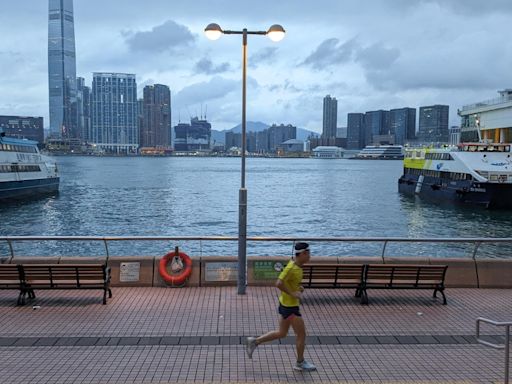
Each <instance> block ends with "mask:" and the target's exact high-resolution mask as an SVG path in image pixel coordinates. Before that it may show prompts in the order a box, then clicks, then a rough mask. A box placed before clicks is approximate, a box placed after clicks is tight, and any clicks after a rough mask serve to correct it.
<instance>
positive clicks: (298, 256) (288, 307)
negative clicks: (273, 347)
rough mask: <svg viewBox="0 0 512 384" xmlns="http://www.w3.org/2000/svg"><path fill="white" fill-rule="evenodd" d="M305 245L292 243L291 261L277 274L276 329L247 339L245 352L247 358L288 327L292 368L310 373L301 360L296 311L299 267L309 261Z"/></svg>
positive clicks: (302, 335)
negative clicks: (293, 359) (293, 349)
mask: <svg viewBox="0 0 512 384" xmlns="http://www.w3.org/2000/svg"><path fill="white" fill-rule="evenodd" d="M309 258H310V254H309V245H308V244H307V243H297V244H295V260H291V261H290V262H289V263H288V264H287V265H286V267H285V269H284V270H283V271H282V272H281V274H280V275H279V278H278V279H277V282H276V287H277V288H279V290H280V291H281V294H280V295H279V315H280V317H279V329H278V330H276V331H272V332H269V333H266V334H264V335H262V336H260V337H248V338H247V341H246V352H247V356H248V357H249V359H252V354H253V352H254V350H255V349H256V347H257V346H258V345H260V344H261V343H267V342H269V341H272V340H276V339H281V338H283V337H286V335H287V334H288V330H289V329H290V326H291V327H292V328H293V331H294V332H295V336H296V339H297V344H296V345H297V363H296V364H295V365H294V366H293V369H295V370H297V371H314V370H316V367H315V366H314V365H313V364H311V363H310V362H308V361H306V360H304V347H305V345H306V327H305V325H304V320H303V319H302V315H301V314H300V311H299V304H300V298H301V296H302V292H303V291H304V287H302V286H301V285H300V283H301V281H302V266H303V265H304V264H306V263H307V262H308V261H309Z"/></svg>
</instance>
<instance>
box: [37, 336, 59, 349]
mask: <svg viewBox="0 0 512 384" xmlns="http://www.w3.org/2000/svg"><path fill="white" fill-rule="evenodd" d="M57 341H59V338H58V337H42V338H40V339H39V340H37V341H36V343H35V344H34V346H37V347H50V346H53V345H55V344H56V343H57Z"/></svg>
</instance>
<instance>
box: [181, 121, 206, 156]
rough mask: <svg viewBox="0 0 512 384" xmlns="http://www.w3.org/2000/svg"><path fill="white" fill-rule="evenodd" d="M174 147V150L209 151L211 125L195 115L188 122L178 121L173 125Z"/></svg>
mask: <svg viewBox="0 0 512 384" xmlns="http://www.w3.org/2000/svg"><path fill="white" fill-rule="evenodd" d="M174 132H175V139H174V149H175V150H176V151H209V150H210V143H211V136H212V125H211V124H210V123H209V122H208V121H207V120H202V119H199V118H197V117H193V118H192V119H190V124H186V123H179V124H178V125H176V126H175V127H174Z"/></svg>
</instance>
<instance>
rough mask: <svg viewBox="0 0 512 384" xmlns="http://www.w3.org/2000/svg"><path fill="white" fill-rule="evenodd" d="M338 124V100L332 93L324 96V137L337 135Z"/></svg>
mask: <svg viewBox="0 0 512 384" xmlns="http://www.w3.org/2000/svg"><path fill="white" fill-rule="evenodd" d="M337 124H338V100H336V98H335V97H331V95H327V96H325V97H324V118H323V129H322V137H324V138H331V137H336V128H337Z"/></svg>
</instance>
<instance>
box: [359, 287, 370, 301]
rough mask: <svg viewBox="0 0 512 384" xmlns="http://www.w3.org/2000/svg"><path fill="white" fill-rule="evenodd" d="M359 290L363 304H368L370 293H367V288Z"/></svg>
mask: <svg viewBox="0 0 512 384" xmlns="http://www.w3.org/2000/svg"><path fill="white" fill-rule="evenodd" d="M359 292H360V295H361V304H363V305H366V304H368V294H367V293H366V289H361V290H360V291H359Z"/></svg>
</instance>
